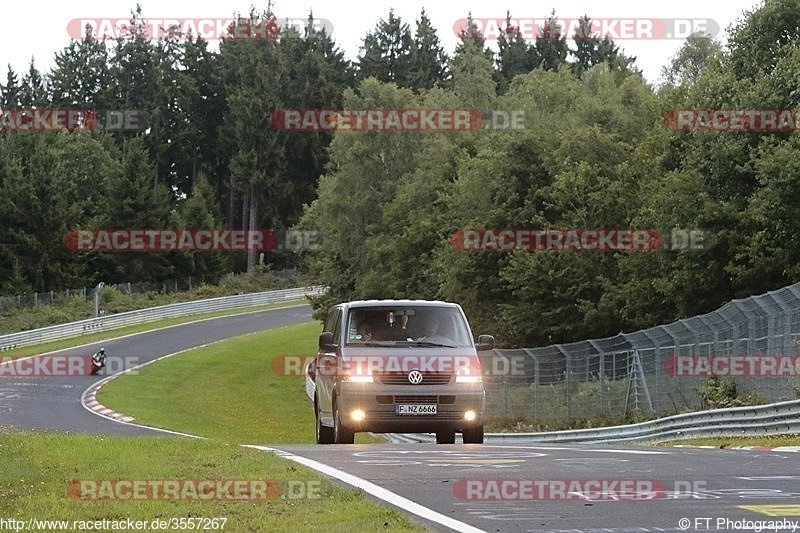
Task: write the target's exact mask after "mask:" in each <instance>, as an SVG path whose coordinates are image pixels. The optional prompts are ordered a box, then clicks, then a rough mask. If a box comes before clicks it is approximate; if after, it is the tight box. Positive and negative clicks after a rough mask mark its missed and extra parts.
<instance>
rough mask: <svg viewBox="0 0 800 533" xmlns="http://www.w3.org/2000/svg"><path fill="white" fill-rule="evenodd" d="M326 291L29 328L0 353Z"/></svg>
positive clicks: (229, 299) (6, 340)
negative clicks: (164, 320) (101, 332)
mask: <svg viewBox="0 0 800 533" xmlns="http://www.w3.org/2000/svg"><path fill="white" fill-rule="evenodd" d="M324 291H325V289H324V287H320V286H312V287H299V288H295V289H280V290H275V291H267V292H257V293H249V294H238V295H235V296H223V297H220V298H210V299H207V300H194V301H190V302H180V303H174V304H168V305H162V306H159V307H151V308H149V309H139V310H136V311H128V312H125V313H117V314H114V315H107V316H101V317H97V318H89V319H86V320H79V321H77V322H69V323H67V324H57V325H55V326H48V327H46V328H39V329H32V330H30V331H22V332H19V333H11V334H8V335H2V336H0V352H2V351H3V350H11V349H13V348H19V347H21V346H27V345H31V344H40V343H43V342H50V341H55V340H60V339H65V338H69V337H76V336H79V335H84V334H87V333H96V332H98V331H107V330H111V329H116V328H121V327H125V326H133V325H137V324H144V323H146V322H152V321H155V320H161V319H165V318H175V317H180V316H187V315H196V314H201V313H209V312H214V311H227V310H229V309H236V308H240V307H257V306H261V305H267V304H271V303H278V302H284V301H287V300H297V299H300V298H303V297H304V296H306V295H319V294H322V293H323V292H324Z"/></svg>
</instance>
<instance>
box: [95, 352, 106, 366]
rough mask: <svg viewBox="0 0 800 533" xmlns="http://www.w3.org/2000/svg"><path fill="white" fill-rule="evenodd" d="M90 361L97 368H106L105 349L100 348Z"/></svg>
mask: <svg viewBox="0 0 800 533" xmlns="http://www.w3.org/2000/svg"><path fill="white" fill-rule="evenodd" d="M92 359H94V361H95V362H96V363H97V366H98V367H99V368H103V367H105V366H106V349H105V348H100V350H98V351H97V352H96V353H95V354H94V355H92Z"/></svg>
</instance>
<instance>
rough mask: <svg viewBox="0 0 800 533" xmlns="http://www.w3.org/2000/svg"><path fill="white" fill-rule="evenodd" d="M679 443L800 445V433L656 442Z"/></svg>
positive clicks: (700, 444) (702, 444) (727, 446)
mask: <svg viewBox="0 0 800 533" xmlns="http://www.w3.org/2000/svg"><path fill="white" fill-rule="evenodd" d="M679 444H688V445H692V446H714V447H717V448H731V447H734V446H770V447H773V446H800V435H775V436H770V435H767V436H764V437H719V438H702V439H681V440H671V441H669V442H662V443H659V444H656V446H676V445H679Z"/></svg>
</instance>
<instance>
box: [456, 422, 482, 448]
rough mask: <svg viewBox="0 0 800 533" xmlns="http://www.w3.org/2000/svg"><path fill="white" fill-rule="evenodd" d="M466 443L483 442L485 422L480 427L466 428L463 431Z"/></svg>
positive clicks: (462, 434)
mask: <svg viewBox="0 0 800 533" xmlns="http://www.w3.org/2000/svg"><path fill="white" fill-rule="evenodd" d="M461 436H462V437H463V438H464V444H483V424H481V425H480V426H478V427H474V428H469V429H465V430H464V431H462V432H461Z"/></svg>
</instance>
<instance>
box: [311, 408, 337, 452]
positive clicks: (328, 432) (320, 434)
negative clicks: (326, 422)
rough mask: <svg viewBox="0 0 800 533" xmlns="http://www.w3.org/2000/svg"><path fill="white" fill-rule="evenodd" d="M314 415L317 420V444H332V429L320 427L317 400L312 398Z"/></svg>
mask: <svg viewBox="0 0 800 533" xmlns="http://www.w3.org/2000/svg"><path fill="white" fill-rule="evenodd" d="M314 415H315V418H316V419H317V432H316V433H317V444H333V428H329V427H328V426H323V425H322V420H320V418H319V406H318V405H317V399H316V398H314Z"/></svg>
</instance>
